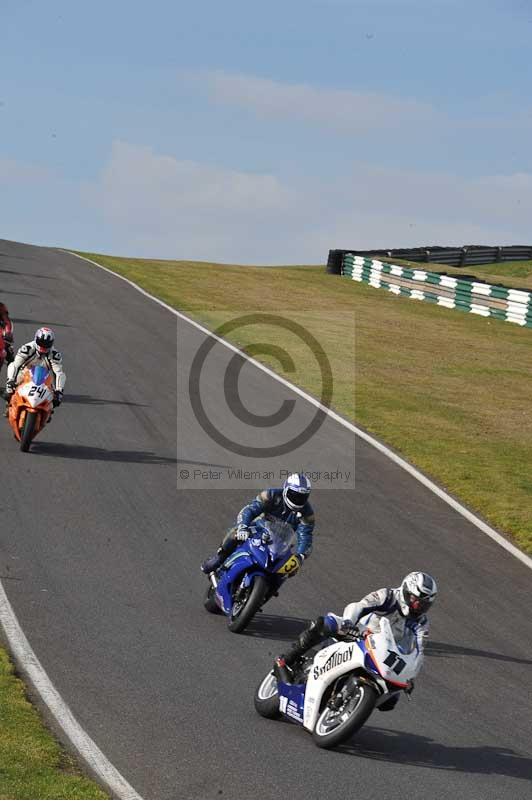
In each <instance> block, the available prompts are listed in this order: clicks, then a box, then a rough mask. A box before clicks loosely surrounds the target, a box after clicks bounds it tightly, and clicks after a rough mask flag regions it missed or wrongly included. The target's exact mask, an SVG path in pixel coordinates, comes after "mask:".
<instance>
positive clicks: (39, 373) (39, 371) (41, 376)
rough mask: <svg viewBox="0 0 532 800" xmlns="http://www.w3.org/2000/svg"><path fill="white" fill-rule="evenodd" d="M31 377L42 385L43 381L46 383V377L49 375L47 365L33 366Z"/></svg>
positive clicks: (34, 381)
mask: <svg viewBox="0 0 532 800" xmlns="http://www.w3.org/2000/svg"><path fill="white" fill-rule="evenodd" d="M31 377H32V380H33V383H36V384H37V385H40V384H41V383H44V382H45V380H46V378H47V377H48V370H47V369H46V367H32V368H31Z"/></svg>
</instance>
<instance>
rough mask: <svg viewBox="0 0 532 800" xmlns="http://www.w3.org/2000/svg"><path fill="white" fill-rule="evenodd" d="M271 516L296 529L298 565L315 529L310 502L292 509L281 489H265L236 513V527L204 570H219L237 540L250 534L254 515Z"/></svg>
mask: <svg viewBox="0 0 532 800" xmlns="http://www.w3.org/2000/svg"><path fill="white" fill-rule="evenodd" d="M260 516H264V517H266V518H268V517H273V518H275V519H280V520H282V521H283V522H286V523H288V525H291V526H292V528H293V529H294V531H295V532H296V537H297V541H296V554H297V555H298V556H299V559H300V564H301V563H303V560H304V559H305V558H307V557H308V556H309V555H310V553H311V551H312V539H313V531H314V511H313V509H312V506H311V505H310V503H309V502H307V503H305V505H304V506H303V508H302V509H301V511H291V510H290V509H289V508H288V507H287V506H286V505H285V502H284V500H283V490H282V489H265V490H264V491H263V492H260V494H258V495H257V497H256V498H255V500H252V501H251V503H248V504H247V505H245V506H244V508H243V509H242V510H241V511H240V512H239V514H238V516H237V519H236V526H235V527H234V528H231V529H230V530H229V531H228V532H227V534H226V535H225V537H224V539H223V541H222V543H221V545H220V547H219V549H218V551H217V553H216V555H214V556H212V557H211V558H208V559H207V560H206V561H204V562H203V564H202V567H201V568H202V570H203V572H206V573H210V572H214V570H216V569H218V568H219V567H220V566H221V565H222V564H223V562H224V561H225V559H226V558H227V557H228V556H229V555H231V553H232V552H233V551H234V550H235V549H236V547H237V546H238V544H239V542H242V541H245V540H246V539H247V537H248V535H249V526H250V525H251V524H252V523H253V521H254V520H255V519H257V517H260Z"/></svg>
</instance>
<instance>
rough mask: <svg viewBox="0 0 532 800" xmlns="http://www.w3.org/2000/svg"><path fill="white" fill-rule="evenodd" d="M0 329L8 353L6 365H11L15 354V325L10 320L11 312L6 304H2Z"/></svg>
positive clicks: (0, 305) (0, 304)
mask: <svg viewBox="0 0 532 800" xmlns="http://www.w3.org/2000/svg"><path fill="white" fill-rule="evenodd" d="M0 328H1V329H2V335H3V338H4V349H5V351H6V363H7V364H10V363H11V362H12V361H13V359H14V357H15V354H14V352H13V323H12V322H11V320H10V318H9V311H8V310H7V306H6V305H5V303H0Z"/></svg>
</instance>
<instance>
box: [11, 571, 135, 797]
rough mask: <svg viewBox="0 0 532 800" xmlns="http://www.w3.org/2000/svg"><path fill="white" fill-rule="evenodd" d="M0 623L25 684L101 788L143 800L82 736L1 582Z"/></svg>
mask: <svg viewBox="0 0 532 800" xmlns="http://www.w3.org/2000/svg"><path fill="white" fill-rule="evenodd" d="M0 622H1V623H2V627H3V629H4V632H5V635H6V638H7V641H8V643H9V646H10V648H11V651H12V653H13V656H14V658H15V661H17V662H18V664H19V665H20V666H21V668H22V670H23V671H24V673H25V675H26V676H27V678H28V680H29V681H30V683H31V684H32V686H33V688H34V689H35V691H36V692H37V693H38V695H39V697H40V698H41V700H42V701H43V702H44V703H45V704H46V706H47V708H48V709H49V711H50V713H51V714H52V715H53V717H54V719H55V720H56V722H57V723H58V725H59V726H60V727H61V729H62V731H63V732H64V734H65V736H66V737H67V738H68V740H69V742H70V743H71V744H72V746H73V747H74V748H75V749H76V751H77V752H78V753H79V755H80V756H81V758H82V759H83V760H84V761H85V763H86V764H87V765H88V766H89V768H90V769H91V770H92V772H93V773H94V774H95V775H97V777H98V778H99V779H100V781H101V782H102V784H103V785H104V786H105V787H106V788H107V789H108V790H109V791H110V792H111V793H112V794H114V796H115V797H118V798H120V800H143V798H142V797H141V796H140V795H139V794H138V793H137V792H136V791H135V789H133V787H132V786H130V784H129V783H128V782H127V781H126V779H125V778H124V777H123V776H122V775H121V774H120V772H118V770H117V769H116V767H114V766H113V765H112V764H111V763H110V761H109V760H108V759H107V758H106V757H105V756H104V754H103V753H102V751H101V750H100V749H99V747H98V746H97V745H96V744H95V742H93V740H92V739H91V738H90V736H89V735H88V734H87V733H85V731H84V730H83V728H82V727H81V725H80V724H79V723H78V721H77V720H76V718H75V717H74V715H73V713H72V711H71V710H70V708H69V707H68V705H67V704H66V703H65V701H64V700H63V698H62V697H61V695H60V694H59V692H58V691H57V689H56V688H55V686H54V685H53V683H52V682H51V681H50V679H49V677H48V675H47V674H46V672H45V670H44V668H43V666H42V664H41V663H40V661H39V659H38V658H37V656H36V655H35V653H34V652H33V650H32V648H31V646H30V643H29V642H28V640H27V638H26V636H25V635H24V633H23V631H22V628H21V627H20V623H19V621H18V619H17V616H16V614H15V612H14V610H13V608H12V606H11V603H10V602H9V600H8V598H7V595H6V592H5V589H4V587H3V585H2V583H1V582H0Z"/></svg>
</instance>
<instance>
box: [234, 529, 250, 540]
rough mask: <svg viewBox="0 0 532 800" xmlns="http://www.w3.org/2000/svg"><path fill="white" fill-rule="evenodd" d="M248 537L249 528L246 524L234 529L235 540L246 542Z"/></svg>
mask: <svg viewBox="0 0 532 800" xmlns="http://www.w3.org/2000/svg"><path fill="white" fill-rule="evenodd" d="M248 537H249V528H248V527H247V525H239V526H238V528H237V529H236V533H235V539H236V540H237V542H247V540H248Z"/></svg>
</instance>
